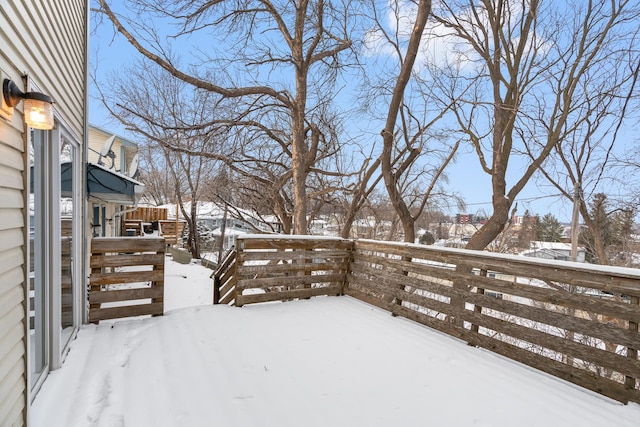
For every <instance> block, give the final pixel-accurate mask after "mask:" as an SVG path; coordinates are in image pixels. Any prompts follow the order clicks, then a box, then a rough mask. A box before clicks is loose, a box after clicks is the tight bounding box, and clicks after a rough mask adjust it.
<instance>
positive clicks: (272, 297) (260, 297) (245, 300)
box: [236, 286, 342, 306]
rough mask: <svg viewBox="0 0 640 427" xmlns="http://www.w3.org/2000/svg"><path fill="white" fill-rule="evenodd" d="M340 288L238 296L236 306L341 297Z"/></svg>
mask: <svg viewBox="0 0 640 427" xmlns="http://www.w3.org/2000/svg"><path fill="white" fill-rule="evenodd" d="M341 293H342V289H341V287H340V286H326V287H322V288H304V289H291V290H287V291H279V292H265V293H261V294H249V295H238V296H237V297H236V298H237V301H236V305H239V306H242V305H247V304H255V303H260V302H268V301H283V300H289V299H296V298H297V299H304V298H311V297H315V296H321V295H326V296H330V295H340V294H341Z"/></svg>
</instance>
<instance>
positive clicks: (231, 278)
mask: <svg viewBox="0 0 640 427" xmlns="http://www.w3.org/2000/svg"><path fill="white" fill-rule="evenodd" d="M236 265H237V264H236V251H235V250H230V251H228V252H227V253H226V254H225V256H224V258H222V262H220V264H218V267H217V268H216V270H215V271H214V272H213V303H214V304H230V303H235V298H236V282H237V277H236V275H235V273H236Z"/></svg>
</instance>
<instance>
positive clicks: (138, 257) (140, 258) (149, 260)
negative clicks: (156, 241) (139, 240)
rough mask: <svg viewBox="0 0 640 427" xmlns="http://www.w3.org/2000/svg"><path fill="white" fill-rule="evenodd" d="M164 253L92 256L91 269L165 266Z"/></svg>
mask: <svg viewBox="0 0 640 427" xmlns="http://www.w3.org/2000/svg"><path fill="white" fill-rule="evenodd" d="M164 258H165V254H164V253H159V254H155V253H135V254H118V255H92V256H91V258H90V264H89V265H90V267H91V268H94V267H129V266H135V265H164Z"/></svg>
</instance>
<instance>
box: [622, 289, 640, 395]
mask: <svg viewBox="0 0 640 427" xmlns="http://www.w3.org/2000/svg"><path fill="white" fill-rule="evenodd" d="M630 304H634V305H639V304H640V298H639V297H633V296H632V297H631V301H630ZM629 330H630V331H632V332H635V333H636V334H637V333H638V322H632V321H629ZM627 357H628V358H630V359H631V360H633V361H634V362H636V363H637V362H638V349H637V348H632V347H627ZM638 380H640V378H634V377H632V376H630V375H626V376H625V378H624V387H625V388H626V389H627V390H634V389H635V388H636V381H638Z"/></svg>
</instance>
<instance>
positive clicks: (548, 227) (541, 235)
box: [536, 213, 564, 242]
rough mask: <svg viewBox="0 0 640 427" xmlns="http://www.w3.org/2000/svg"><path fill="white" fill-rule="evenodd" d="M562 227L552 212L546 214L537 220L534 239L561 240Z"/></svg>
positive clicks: (545, 240)
mask: <svg viewBox="0 0 640 427" xmlns="http://www.w3.org/2000/svg"><path fill="white" fill-rule="evenodd" d="M563 231H564V227H563V226H562V224H560V221H558V219H557V218H556V217H555V216H554V215H553V214H550V213H548V214H546V215H545V216H543V217H542V220H540V221H538V224H537V230H536V239H537V240H539V241H542V242H561V241H562V233H563Z"/></svg>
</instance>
